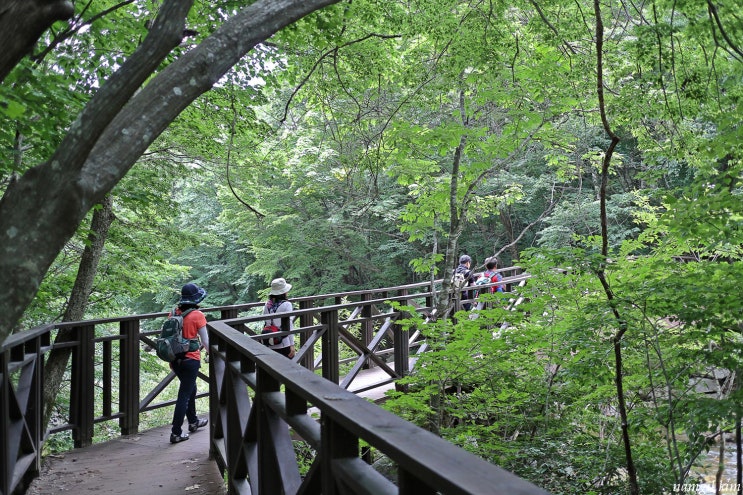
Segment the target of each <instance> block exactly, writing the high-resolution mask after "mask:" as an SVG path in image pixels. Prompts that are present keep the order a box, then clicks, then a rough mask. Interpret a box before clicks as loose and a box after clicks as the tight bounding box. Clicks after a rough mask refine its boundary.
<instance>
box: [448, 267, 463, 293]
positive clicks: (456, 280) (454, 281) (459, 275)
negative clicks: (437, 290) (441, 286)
mask: <svg viewBox="0 0 743 495" xmlns="http://www.w3.org/2000/svg"><path fill="white" fill-rule="evenodd" d="M466 275H467V272H456V271H455V272H454V275H452V277H451V286H452V288H453V289H454V290H455V291H461V290H462V289H464V287H465V286H466V285H467V277H466Z"/></svg>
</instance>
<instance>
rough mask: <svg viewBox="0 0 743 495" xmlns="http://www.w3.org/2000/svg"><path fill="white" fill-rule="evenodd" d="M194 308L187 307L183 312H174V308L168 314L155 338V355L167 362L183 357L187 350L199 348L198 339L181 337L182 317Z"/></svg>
mask: <svg viewBox="0 0 743 495" xmlns="http://www.w3.org/2000/svg"><path fill="white" fill-rule="evenodd" d="M194 309H195V308H191V309H187V310H186V311H184V312H183V313H181V314H179V315H177V314H175V309H174V310H173V312H172V313H171V314H170V316H168V319H167V320H165V323H163V326H162V328H161V329H160V336H159V337H158V338H157V339H155V353H156V354H157V357H159V358H160V359H162V360H163V361H167V362H168V363H172V362H173V361H175V360H177V359H183V357H184V356H185V355H186V353H187V352H190V351H197V350H198V349H199V345H200V343H199V339H184V338H183V319H184V318H185V317H186V315H187V314H188V313H190V312H191V311H193V310H194Z"/></svg>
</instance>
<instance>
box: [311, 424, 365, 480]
mask: <svg viewBox="0 0 743 495" xmlns="http://www.w3.org/2000/svg"><path fill="white" fill-rule="evenodd" d="M321 425H322V431H321V437H322V440H321V443H322V445H323V447H324V448H323V452H322V458H321V459H320V463H321V467H320V469H321V472H322V483H321V484H322V495H343V494H342V493H340V492H339V491H338V489H337V485H336V482H335V476H334V473H333V461H334V460H336V459H346V458H354V457H358V456H359V439H358V438H357V437H355V436H353V435H352V434H351V433H349V432H348V431H347V430H346V429H344V428H343V427H342V426H340V425H339V424H338V423H336V422H335V421H332V420H330V419H328V418H327V417H326V416H325V415H323V416H322V418H321Z"/></svg>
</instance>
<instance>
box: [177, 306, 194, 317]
mask: <svg viewBox="0 0 743 495" xmlns="http://www.w3.org/2000/svg"><path fill="white" fill-rule="evenodd" d="M191 311H196V308H188V309H187V310H186V311H183V312H182V313H181V318H185V317H186V315H187V314H188V313H190V312H191ZM173 314H175V312H173Z"/></svg>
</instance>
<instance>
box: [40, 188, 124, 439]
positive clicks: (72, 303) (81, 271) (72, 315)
mask: <svg viewBox="0 0 743 495" xmlns="http://www.w3.org/2000/svg"><path fill="white" fill-rule="evenodd" d="M114 218H115V217H114V213H113V200H112V199H111V196H110V195H107V196H106V197H105V198H104V200H103V203H102V207H101V208H99V209H96V210H95V211H94V212H93V219H92V221H91V224H90V234H89V235H88V241H89V242H88V244H87V245H86V246H85V249H84V250H83V255H82V257H81V258H80V266H79V268H78V271H77V277H76V278H75V284H74V285H73V287H72V294H71V295H70V300H69V302H68V303H67V309H66V310H65V313H64V316H63V318H62V321H79V320H82V319H83V318H84V316H85V307H86V306H87V304H88V299H89V298H90V294H91V292H92V291H93V281H94V280H95V274H96V272H97V270H98V263H99V262H100V260H101V256H102V255H103V247H104V245H105V243H106V237H107V236H108V231H109V229H110V227H111V224H112V223H113V221H114ZM71 339H72V334H71V332H70V330H69V329H62V330H60V331H59V333H58V334H57V338H56V339H55V341H54V343H55V344H57V343H62V342H69V341H70V340H71ZM71 354H72V348H70V347H67V348H62V349H60V348H56V349H53V350H52V351H51V352H50V353H49V357H48V358H47V361H46V364H45V366H44V391H43V394H44V404H45V408H44V423H43V424H44V425H47V424H48V423H49V420H50V419H51V416H52V411H53V410H54V405H55V403H56V400H57V394H59V390H60V388H61V386H62V381H63V379H64V376H65V372H66V371H67V362H68V361H69V359H70V355H71Z"/></svg>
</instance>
